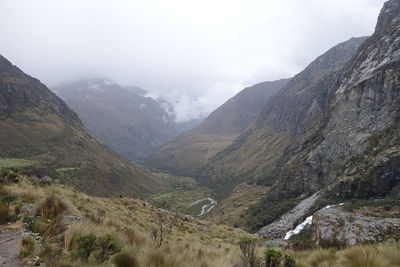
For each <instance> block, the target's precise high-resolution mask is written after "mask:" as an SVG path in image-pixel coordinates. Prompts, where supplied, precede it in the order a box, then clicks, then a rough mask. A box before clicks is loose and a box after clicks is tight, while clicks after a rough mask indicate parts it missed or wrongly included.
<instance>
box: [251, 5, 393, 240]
mask: <svg viewBox="0 0 400 267" xmlns="http://www.w3.org/2000/svg"><path fill="white" fill-rule="evenodd" d="M328 89H329V90H328V92H329V95H331V96H332V97H331V98H328V99H327V100H328V101H327V105H326V108H325V109H323V114H324V117H323V119H322V120H321V121H320V123H319V124H318V125H317V128H316V129H317V130H316V131H314V133H313V134H312V135H310V136H309V137H308V138H307V139H305V140H304V141H303V142H302V143H300V144H299V145H297V144H291V145H290V146H289V147H287V148H286V155H285V157H284V160H283V163H282V166H281V167H280V168H279V169H277V170H276V177H277V181H276V182H275V184H274V186H273V188H272V189H271V191H270V193H269V195H268V196H267V197H266V198H265V199H264V201H263V202H262V204H260V205H259V206H258V207H254V208H253V209H252V211H251V213H253V214H255V213H259V212H261V211H262V210H263V205H266V204H268V203H269V205H270V207H271V205H272V206H274V205H275V206H277V205H278V204H277V203H278V202H279V201H280V200H283V199H285V200H286V201H287V200H288V199H290V200H291V201H292V203H291V205H294V203H297V202H299V201H300V200H301V199H304V198H306V197H307V196H309V195H310V194H311V193H313V192H316V191H319V190H320V192H321V201H320V202H318V201H317V203H316V204H315V205H314V206H311V207H309V211H308V213H310V212H312V210H313V209H315V208H316V207H318V206H320V205H321V202H324V201H327V200H329V201H332V202H335V201H343V200H346V199H353V198H356V199H371V198H372V199H374V198H385V197H386V196H388V195H392V194H395V195H398V193H399V181H400V173H399V159H400V142H399V141H400V137H399V122H400V1H398V0H391V1H388V2H386V3H385V5H384V7H383V9H382V11H381V14H380V16H379V18H378V23H377V26H376V31H375V33H374V34H373V35H372V36H371V37H370V38H368V39H367V40H366V41H365V42H364V43H363V44H362V45H361V46H360V48H359V49H358V51H357V53H356V54H355V55H354V56H353V57H352V59H351V60H350V61H349V62H348V63H347V64H345V66H344V67H343V69H342V70H341V71H340V72H339V74H338V76H337V79H336V81H335V82H334V83H333V86H332V87H330V88H328ZM271 203H272V204H271ZM274 203H275V204H274ZM318 203H319V204H318ZM285 209H286V210H289V209H290V206H287V207H286V208H285ZM285 209H283V210H285ZM306 213H307V212H306ZM269 222H270V221H269ZM273 229H274V227H271V226H267V227H265V228H263V231H262V233H263V234H264V235H265V236H267V237H277V236H276V234H272V232H271V231H270V230H273ZM281 234H282V233H281ZM281 234H278V235H281Z"/></svg>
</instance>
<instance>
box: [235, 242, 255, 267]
mask: <svg viewBox="0 0 400 267" xmlns="http://www.w3.org/2000/svg"><path fill="white" fill-rule="evenodd" d="M256 245H257V240H256V239H252V238H247V239H242V240H241V241H240V242H239V246H240V249H241V250H242V253H243V258H244V261H245V262H246V264H249V265H250V266H251V267H253V266H256V263H257V257H256Z"/></svg>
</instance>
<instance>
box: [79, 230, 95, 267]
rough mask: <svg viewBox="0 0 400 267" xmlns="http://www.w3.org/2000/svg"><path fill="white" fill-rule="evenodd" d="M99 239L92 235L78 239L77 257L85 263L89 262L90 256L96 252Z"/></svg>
mask: <svg viewBox="0 0 400 267" xmlns="http://www.w3.org/2000/svg"><path fill="white" fill-rule="evenodd" d="M96 239H97V237H96V236H95V235H92V234H88V235H81V236H79V237H78V238H77V239H76V244H77V256H78V257H80V258H81V259H82V260H83V261H87V260H88V258H89V256H90V254H91V253H92V252H93V250H95V248H96V245H97V242H96Z"/></svg>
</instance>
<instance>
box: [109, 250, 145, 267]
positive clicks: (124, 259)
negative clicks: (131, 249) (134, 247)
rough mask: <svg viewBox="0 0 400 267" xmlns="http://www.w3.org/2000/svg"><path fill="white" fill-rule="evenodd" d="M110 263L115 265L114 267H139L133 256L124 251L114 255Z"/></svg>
mask: <svg viewBox="0 0 400 267" xmlns="http://www.w3.org/2000/svg"><path fill="white" fill-rule="evenodd" d="M111 262H112V263H113V264H115V266H116V267H140V264H139V262H138V260H137V259H136V257H135V255H133V254H130V253H128V252H125V251H124V252H119V253H118V254H115V255H114V256H113V257H112V260H111Z"/></svg>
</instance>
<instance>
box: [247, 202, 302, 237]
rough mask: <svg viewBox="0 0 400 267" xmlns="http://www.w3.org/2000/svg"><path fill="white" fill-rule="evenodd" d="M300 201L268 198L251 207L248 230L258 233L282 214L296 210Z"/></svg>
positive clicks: (248, 215)
mask: <svg viewBox="0 0 400 267" xmlns="http://www.w3.org/2000/svg"><path fill="white" fill-rule="evenodd" d="M297 202H298V200H296V199H286V200H270V199H269V198H268V197H267V198H264V199H263V200H261V202H260V203H258V204H255V205H254V206H251V207H250V208H249V210H248V212H247V215H246V217H247V218H248V219H247V220H246V224H245V225H246V228H247V229H246V230H248V231H250V232H256V231H257V230H259V229H260V228H261V227H263V226H265V225H268V224H270V223H272V222H274V221H275V220H277V219H278V218H279V217H280V216H281V215H282V214H284V213H285V212H287V211H289V210H290V209H292V208H294V207H295V206H296V204H297Z"/></svg>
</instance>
